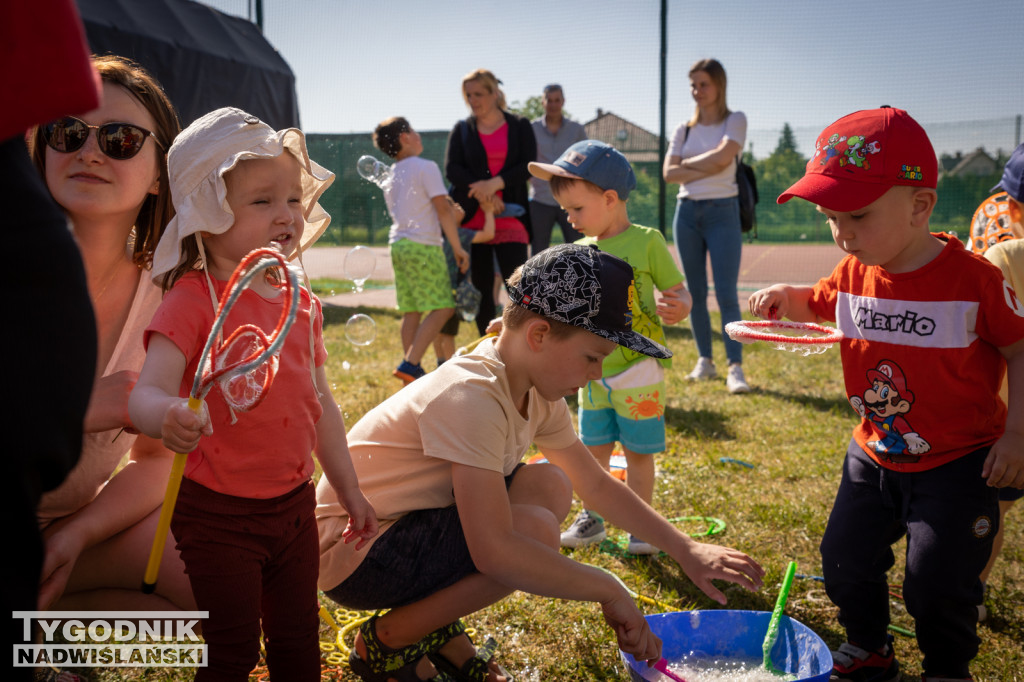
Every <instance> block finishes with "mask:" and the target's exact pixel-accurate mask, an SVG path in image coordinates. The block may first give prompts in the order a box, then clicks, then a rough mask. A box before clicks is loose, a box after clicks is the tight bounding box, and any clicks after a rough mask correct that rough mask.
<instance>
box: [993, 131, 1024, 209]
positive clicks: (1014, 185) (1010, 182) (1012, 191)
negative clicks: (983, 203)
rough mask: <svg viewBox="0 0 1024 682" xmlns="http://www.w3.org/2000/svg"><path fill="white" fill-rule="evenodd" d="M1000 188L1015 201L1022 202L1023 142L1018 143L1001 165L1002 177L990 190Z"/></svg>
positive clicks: (1023, 189)
mask: <svg viewBox="0 0 1024 682" xmlns="http://www.w3.org/2000/svg"><path fill="white" fill-rule="evenodd" d="M999 190H1002V191H1004V192H1006V193H1007V194H1009V195H1010V196H1011V197H1013V198H1014V199H1016V200H1017V201H1022V202H1024V144H1021V145H1018V146H1017V148H1016V149H1014V150H1013V153H1012V154H1010V160H1009V161H1007V162H1006V165H1005V166H1004V167H1003V179H1002V180H1000V181H999V184H998V185H996V186H995V187H993V188H992V189H990V190H989V191H990V192H998V191H999Z"/></svg>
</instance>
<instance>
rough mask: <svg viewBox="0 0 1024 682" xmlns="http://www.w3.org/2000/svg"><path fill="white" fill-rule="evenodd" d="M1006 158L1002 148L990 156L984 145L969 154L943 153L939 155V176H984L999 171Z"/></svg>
mask: <svg viewBox="0 0 1024 682" xmlns="http://www.w3.org/2000/svg"><path fill="white" fill-rule="evenodd" d="M1005 163H1006V159H1005V158H1003V153H1002V150H999V151H998V152H996V156H995V158H993V157H991V156H989V154H988V152H986V151H985V149H984V148H983V147H978V148H977V149H975V150H974V151H973V152H970V153H969V154H966V155H965V154H961V153H960V152H957V153H956V156H950V155H948V154H943V155H942V156H941V157H939V176H940V177H942V176H950V177H966V176H983V175H992V174H994V173H999V172H1000V171H1002V169H1003V165H1004V164H1005Z"/></svg>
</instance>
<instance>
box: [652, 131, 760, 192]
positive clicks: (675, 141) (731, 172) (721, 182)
mask: <svg viewBox="0 0 1024 682" xmlns="http://www.w3.org/2000/svg"><path fill="white" fill-rule="evenodd" d="M683 138H686V144H683ZM725 138H728V139H730V140H733V141H735V142H738V143H739V145H740V149H743V145H744V144H746V141H747V117H746V115H744V113H743V112H742V111H734V112H732V113H731V114H729V116H727V117H726V119H725V120H724V121H722V122H721V123H716V124H714V125H695V126H693V127H692V128H690V134H689V136H687V134H686V123H685V122H683V123H680V124H679V127H678V128H676V130H675V132H674V133H672V144H671V146H670V147H669V151H668V155H669V156H678V157H679V158H681V159H688V158H690V157H693V156H697V155H698V154H703V153H704V152H707V151H711V150H712V149H715V148H716V147H718V145H719V144H721V142H722V140H723V139H725ZM737 194H739V189H738V188H737V187H736V160H735V159H733V160H732V161H731V162H730V163H729V165H728V166H726V168H725V169H724V170H722V171H721V172H720V173H715V174H714V175H707V176H705V177H703V178H699V179H697V180H693V181H691V182H687V183H685V184H682V185H679V194H677V195H676V197H677V198H679V199H686V198H689V199H693V200H695V201H696V200H701V199H724V198H726V197H734V196H736V195H737Z"/></svg>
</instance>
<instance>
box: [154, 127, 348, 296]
mask: <svg viewBox="0 0 1024 682" xmlns="http://www.w3.org/2000/svg"><path fill="white" fill-rule="evenodd" d="M285 150H288V152H289V153H291V154H292V155H293V156H294V157H295V158H296V159H297V160H298V162H299V166H300V168H301V172H302V215H303V218H304V219H305V227H304V230H303V233H302V239H301V241H300V243H299V248H298V249H297V250H296V252H295V254H293V256H292V258H296V257H298V256H299V254H301V252H302V251H304V250H306V249H307V248H308V247H309V246H311V245H312V244H313V243H314V242H315V241H316V240H317V239H319V238H320V235H322V234H323V233H324V230H326V229H327V226H328V225H329V224H330V222H331V216H330V215H328V213H327V212H326V211H325V210H324V209H323V208H322V207H321V206H320V204H319V203H318V201H319V199H320V196H321V195H322V194H323V193H324V191H325V190H326V189H327V188H328V187H330V186H331V183H333V182H334V173H332V172H331V171H329V170H327V169H326V168H324V167H323V166H321V165H320V164H318V163H316V162H315V161H313V160H311V159H310V158H309V152H308V151H307V149H306V136H305V135H304V134H303V133H302V131H301V130H299V129H298V128H285V129H284V130H278V131H275V130H274V129H273V128H271V127H270V126H269V125H267V124H266V123H264V122H263V121H261V120H260V119H259V118H257V117H256V116H253V115H252V114H248V113H246V112H244V111H242V110H241V109H236V108H234V107H225V108H222V109H217V110H216V111H211V112H210V113H208V114H206V115H205V116H202V117H200V118H198V119H196V120H195V121H194V122H193V123H192V124H191V125H190V126H188V127H187V128H186V129H185V130H183V131H182V132H181V133H180V134H179V135H178V136H177V138H175V140H174V144H172V145H171V148H170V150H168V152H167V174H168V177H169V180H170V188H171V199H172V201H173V202H174V210H175V216H174V218H172V219H171V221H170V222H169V223H168V224H167V228H166V229H165V230H164V233H163V236H162V237H161V238H160V242H159V244H157V247H156V251H155V252H154V254H153V270H152V273H151V276H152V278H153V281H154V282H157V283H159V282H160V279H161V278H162V277H163V275H164V274H166V273H168V272H170V271H171V270H173V269H174V268H175V267H177V265H178V263H179V262H180V261H181V242H182V240H183V239H185V237H187V236H189V235H191V234H197V233H199V232H209V233H213V234H222V233H223V232H226V231H227V229H228V228H229V227H231V225H232V224H234V220H235V219H234V214H233V213H232V212H231V207H230V206H228V201H227V186H226V185H225V184H224V175H225V174H226V173H227V172H228V171H230V170H231V169H233V168H234V167H235V166H236V165H238V163H239V162H240V161H246V160H248V159H266V158H274V157H277V156H280V155H281V154H283V153H285Z"/></svg>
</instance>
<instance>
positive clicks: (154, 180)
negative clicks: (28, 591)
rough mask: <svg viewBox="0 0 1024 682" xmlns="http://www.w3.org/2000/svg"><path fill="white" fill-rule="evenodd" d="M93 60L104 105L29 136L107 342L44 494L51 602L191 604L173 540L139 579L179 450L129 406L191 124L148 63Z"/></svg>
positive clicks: (47, 597) (44, 601) (42, 520)
mask: <svg viewBox="0 0 1024 682" xmlns="http://www.w3.org/2000/svg"><path fill="white" fill-rule="evenodd" d="M93 64H94V65H95V66H96V68H97V70H98V71H99V74H100V76H101V79H102V82H103V97H102V100H101V101H102V104H101V105H100V107H99V108H98V109H95V110H93V111H90V112H88V113H86V114H83V115H81V116H80V117H72V116H65V117H64V118H61V119H58V120H56V121H52V122H50V123H48V124H46V125H42V126H39V127H38V128H37V129H36V130H35V131H34V132H33V133H32V136H31V140H30V151H31V153H32V159H33V162H34V163H35V165H36V167H37V168H38V169H39V171H40V173H41V174H42V175H43V177H44V178H45V181H46V185H47V188H48V189H49V190H50V194H51V195H52V196H53V198H54V200H56V202H57V203H58V204H60V206H61V207H62V208H63V209H64V212H65V213H66V214H67V217H68V221H69V222H70V224H71V228H72V230H73V232H74V235H75V239H76V241H77V242H78V245H79V248H80V249H81V253H82V259H83V261H84V263H85V271H86V280H87V282H88V287H89V297H90V299H91V301H92V305H93V308H94V310H95V314H96V326H97V332H98V339H97V340H98V347H99V353H98V357H97V365H96V367H97V378H96V383H95V386H94V388H93V393H92V397H91V399H90V401H89V409H88V411H87V413H86V418H85V434H84V437H83V445H82V453H81V458H80V459H79V462H78V465H77V466H76V467H75V468H74V469H73V470H72V471H71V473H70V474H69V476H68V478H67V480H65V481H64V483H63V484H62V485H61V486H60V487H58V488H57V489H55V490H53V491H51V492H49V493H47V494H45V495H43V498H42V500H41V502H40V504H39V509H38V517H39V524H40V526H41V527H42V529H43V537H44V541H45V558H44V563H43V571H42V582H41V584H40V588H39V607H40V608H41V609H46V608H56V607H60V608H65V609H76V610H77V609H90V608H91V609H103V610H173V609H179V608H184V609H191V608H194V607H195V603H194V600H193V599H192V593H191V590H190V589H189V585H188V580H187V578H186V577H185V575H184V573H183V566H182V564H181V561H180V559H179V558H178V553H177V551H176V550H175V549H174V547H173V546H172V545H173V541H172V542H169V546H168V547H166V548H165V552H164V563H163V565H162V566H161V568H160V583H159V585H158V586H157V591H156V593H155V594H154V595H143V594H142V593H141V592H140V591H139V586H140V584H141V580H142V576H143V572H144V570H145V564H146V559H147V557H148V555H149V550H150V545H151V544H152V542H153V535H154V530H155V526H156V519H157V516H158V514H159V507H160V503H161V502H162V500H163V493H164V488H165V487H166V484H167V477H168V474H169V471H170V461H171V460H170V458H171V453H170V452H168V451H167V450H166V449H165V448H164V447H163V446H162V445H161V443H160V441H158V440H154V439H151V438H147V437H145V436H140V435H136V433H135V429H134V428H133V426H132V423H131V420H130V419H129V417H128V394H129V393H130V392H131V389H132V387H133V386H134V385H135V380H136V378H137V376H138V371H139V369H140V368H141V367H142V362H143V360H144V359H145V351H144V350H143V347H142V330H143V329H145V327H146V325H147V324H149V321H150V318H151V317H152V315H153V312H154V311H155V310H156V308H157V306H158V305H159V303H160V290H159V288H157V287H156V286H154V285H153V284H152V283H151V279H150V277H149V275H148V273H147V272H146V270H147V269H148V268H149V265H150V261H151V259H152V255H153V249H155V248H156V244H157V241H158V240H159V238H160V234H161V233H162V232H163V229H164V227H165V225H166V224H167V222H168V221H169V220H170V218H171V216H172V215H173V209H172V207H171V197H170V190H169V187H168V183H167V157H166V150H167V148H168V147H170V145H171V142H172V140H173V139H174V137H175V135H177V134H178V132H179V131H180V129H181V126H180V124H179V123H178V117H177V114H175V112H174V107H173V106H172V105H171V103H170V100H168V98H167V95H166V94H164V92H163V89H162V88H161V87H160V85H159V84H158V83H157V82H156V80H155V79H153V77H152V76H150V75H149V74H148V73H147V72H146V71H144V70H143V69H142V68H141V67H139V66H138V65H137V64H135V63H133V62H131V61H129V60H126V59H124V58H122V57H115V56H104V57H93ZM67 343H69V344H71V343H75V339H67ZM57 398H58V399H59V396H58V397H57ZM125 454H128V458H127V463H126V464H125V466H123V467H122V468H121V469H120V470H119V471H117V473H116V475H114V472H115V470H117V468H118V466H119V464H120V462H121V460H122V458H123V457H124V455H125Z"/></svg>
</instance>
